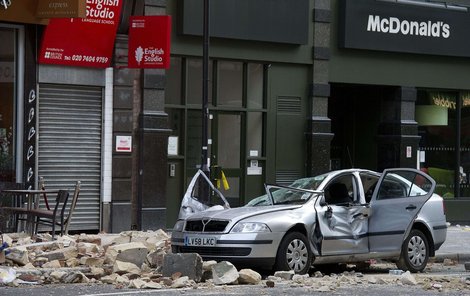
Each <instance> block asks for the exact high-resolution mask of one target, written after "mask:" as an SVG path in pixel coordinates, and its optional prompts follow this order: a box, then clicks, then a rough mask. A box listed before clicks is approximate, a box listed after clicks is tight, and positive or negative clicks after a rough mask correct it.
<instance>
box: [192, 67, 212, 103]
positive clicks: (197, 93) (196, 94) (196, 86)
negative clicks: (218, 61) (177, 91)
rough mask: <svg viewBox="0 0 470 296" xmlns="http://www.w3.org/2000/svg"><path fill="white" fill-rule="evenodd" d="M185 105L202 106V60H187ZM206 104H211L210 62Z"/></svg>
mask: <svg viewBox="0 0 470 296" xmlns="http://www.w3.org/2000/svg"><path fill="white" fill-rule="evenodd" d="M187 69H188V70H187V71H188V74H187V90H186V100H187V101H186V103H188V104H198V105H201V104H202V60H201V59H187ZM208 102H209V103H210V104H211V103H212V61H209V91H208Z"/></svg>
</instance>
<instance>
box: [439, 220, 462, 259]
mask: <svg viewBox="0 0 470 296" xmlns="http://www.w3.org/2000/svg"><path fill="white" fill-rule="evenodd" d="M444 259H452V260H454V261H457V262H458V263H465V262H470V226H467V225H451V226H450V227H449V228H447V239H446V241H445V242H444V244H443V245H442V246H441V248H440V249H439V250H437V251H436V257H435V258H433V259H432V260H434V261H435V262H442V261H444Z"/></svg>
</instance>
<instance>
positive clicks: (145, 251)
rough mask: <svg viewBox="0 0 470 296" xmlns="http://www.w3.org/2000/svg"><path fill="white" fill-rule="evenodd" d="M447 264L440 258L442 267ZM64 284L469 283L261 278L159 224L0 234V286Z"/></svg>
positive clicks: (465, 283)
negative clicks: (178, 243) (108, 230)
mask: <svg viewBox="0 0 470 296" xmlns="http://www.w3.org/2000/svg"><path fill="white" fill-rule="evenodd" d="M444 263H445V262H444ZM430 264H440V263H430ZM446 264H447V265H449V264H454V263H453V262H447V263H446ZM446 264H440V265H442V266H443V267H442V268H446ZM391 268H393V266H391ZM392 271H393V270H392ZM395 271H397V270H395ZM71 283H87V284H112V285H115V287H117V288H138V289H144V288H148V289H168V288H186V287H194V288H195V287H212V286H215V285H217V286H220V285H235V284H241V285H263V286H265V287H277V286H280V287H282V286H283V285H290V286H306V287H311V288H312V289H313V290H315V291H334V290H336V289H338V288H339V287H347V286H355V285H389V284H390V285H397V284H398V285H417V286H421V287H422V288H424V289H429V290H438V291H446V290H465V291H468V290H469V289H470V277H464V278H451V279H449V278H446V277H435V276H434V277H432V276H427V275H426V274H425V273H422V274H417V275H413V274H410V273H409V272H406V273H403V272H401V271H400V272H398V273H392V272H390V274H382V275H377V274H376V273H372V274H371V275H369V274H366V275H364V274H362V273H360V272H355V271H353V270H350V271H344V272H342V273H340V274H328V275H325V274H323V273H321V272H320V271H316V272H315V273H314V274H312V275H311V276H310V275H296V274H294V272H293V271H280V272H276V273H275V274H274V275H272V276H268V277H266V278H262V276H261V275H260V274H259V273H258V272H256V271H254V270H251V269H241V270H237V268H236V267H235V266H234V265H233V264H232V263H230V262H227V261H222V262H215V261H203V260H202V258H201V257H200V256H199V255H198V254H194V253H191V254H172V253H171V246H170V236H169V234H168V233H166V232H165V231H162V230H157V231H147V232H141V231H126V232H122V233H119V234H96V235H89V234H80V235H73V236H62V237H59V238H58V239H57V240H52V238H51V236H50V235H49V234H40V235H39V236H38V237H36V238H35V240H32V239H31V237H29V236H27V235H25V234H4V235H3V244H2V245H1V246H0V285H2V284H3V285H9V286H19V285H22V284H39V285H46V284H71Z"/></svg>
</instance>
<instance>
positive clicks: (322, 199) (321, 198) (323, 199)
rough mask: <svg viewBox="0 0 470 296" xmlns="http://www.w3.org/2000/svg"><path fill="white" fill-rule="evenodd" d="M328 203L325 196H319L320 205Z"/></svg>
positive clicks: (324, 205) (323, 205)
mask: <svg viewBox="0 0 470 296" xmlns="http://www.w3.org/2000/svg"><path fill="white" fill-rule="evenodd" d="M327 205H328V204H327V203H326V200H325V196H324V195H323V196H321V197H320V206H322V207H326V206H327Z"/></svg>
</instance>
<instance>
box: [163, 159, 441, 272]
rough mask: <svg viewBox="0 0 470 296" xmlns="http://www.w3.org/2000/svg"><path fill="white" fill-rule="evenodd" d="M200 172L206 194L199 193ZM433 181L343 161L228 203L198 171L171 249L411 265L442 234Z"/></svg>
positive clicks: (282, 260) (299, 263)
mask: <svg viewBox="0 0 470 296" xmlns="http://www.w3.org/2000/svg"><path fill="white" fill-rule="evenodd" d="M201 178H202V179H204V180H205V182H207V184H209V186H210V188H209V189H207V187H206V191H210V193H209V194H207V192H206V193H203V194H201V189H202V187H203V186H201V185H200V184H201V183H200V182H198V181H197V180H200V179H201ZM198 184H199V185H198ZM435 186H436V183H435V181H434V180H433V179H432V178H431V177H429V176H428V175H426V174H424V173H423V172H421V171H419V170H415V169H403V168H400V169H388V170H385V171H384V172H383V173H377V172H374V171H370V170H363V169H348V170H339V171H333V172H330V173H327V174H323V175H319V176H316V177H311V178H303V179H299V180H297V181H295V182H294V183H292V184H291V185H290V186H287V187H284V186H274V185H269V186H266V194H265V195H262V196H260V197H257V198H255V199H253V200H251V201H250V202H249V203H248V204H246V205H245V206H243V207H238V208H229V205H228V203H227V200H226V199H225V198H224V197H223V195H222V194H221V193H220V192H219V191H218V190H217V188H215V187H214V186H213V185H212V183H211V182H210V180H209V179H208V178H207V177H206V176H205V175H204V173H203V172H201V171H199V172H198V173H197V174H196V176H195V177H194V178H193V181H192V182H191V184H190V186H189V187H188V191H187V192H186V194H185V196H184V198H183V201H182V204H181V211H180V215H179V219H178V221H177V222H176V224H175V226H174V229H173V230H172V236H171V243H172V249H173V252H175V253H199V254H200V255H201V256H202V257H203V259H204V260H217V261H221V260H228V261H231V262H233V263H234V264H237V263H240V264H241V265H248V266H253V267H261V268H264V269H274V270H294V271H295V272H296V273H299V274H304V273H307V272H308V271H309V269H310V268H311V267H312V265H319V264H329V263H353V264H355V263H356V264H357V263H363V262H365V261H367V260H369V259H385V260H391V261H394V262H396V264H397V266H398V268H400V269H402V270H409V271H411V272H419V271H422V270H423V269H424V268H425V267H426V264H427V262H428V260H429V257H432V256H434V254H435V252H436V250H438V249H439V247H440V246H441V245H442V244H443V243H444V241H445V239H446V235H447V223H446V217H445V212H444V204H443V199H442V198H441V197H440V196H438V195H437V194H435V193H434V189H435ZM201 196H206V197H205V198H201Z"/></svg>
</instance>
